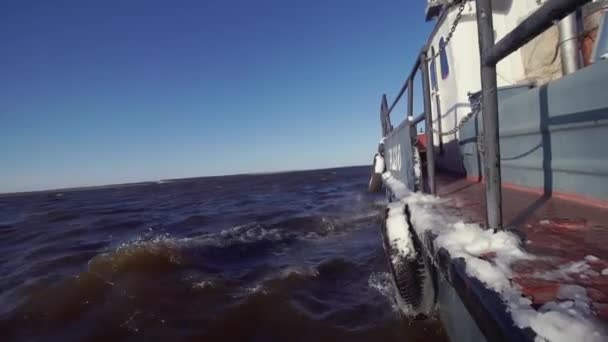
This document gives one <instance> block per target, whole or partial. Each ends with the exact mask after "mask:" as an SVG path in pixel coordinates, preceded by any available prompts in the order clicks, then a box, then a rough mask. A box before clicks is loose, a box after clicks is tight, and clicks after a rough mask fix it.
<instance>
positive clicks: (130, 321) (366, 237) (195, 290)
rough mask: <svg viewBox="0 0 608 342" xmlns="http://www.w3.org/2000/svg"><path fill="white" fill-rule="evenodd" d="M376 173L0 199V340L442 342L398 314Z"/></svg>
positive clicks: (434, 326)
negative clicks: (374, 188)
mask: <svg viewBox="0 0 608 342" xmlns="http://www.w3.org/2000/svg"><path fill="white" fill-rule="evenodd" d="M368 172H369V168H368V167H363V168H341V169H335V170H322V171H308V172H294V173H284V174H273V175H256V176H230V177H219V178H202V179H190V180H178V181H170V182H164V183H150V184H139V185H131V186H119V187H110V188H105V189H94V190H81V191H66V192H62V193H59V192H47V193H37V194H29V195H20V196H4V197H0V252H1V256H2V257H1V258H0V277H1V281H0V319H1V321H0V334H1V335H2V340H3V341H6V340H43V339H44V340H61V341H67V340H104V341H105V340H123V339H127V340H190V339H192V340H200V339H212V340H256V341H258V340H259V341H268V340H307V341H308V340H336V339H344V340H379V341H419V340H425V341H427V340H434V341H442V340H444V339H445V337H444V336H443V332H442V330H441V326H440V325H439V323H437V322H436V321H432V320H429V321H414V322H410V321H408V320H406V319H403V318H401V317H400V315H399V314H398V310H396V308H395V305H394V304H393V300H392V297H391V296H392V294H391V289H392V288H391V287H390V286H389V278H388V273H387V269H386V265H385V261H384V254H383V251H382V245H381V240H380V235H379V229H378V228H379V214H380V208H381V207H382V206H383V203H382V197H373V196H371V195H369V194H367V193H366V192H365V190H366V186H367V181H368Z"/></svg>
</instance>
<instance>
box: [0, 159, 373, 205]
mask: <svg viewBox="0 0 608 342" xmlns="http://www.w3.org/2000/svg"><path fill="white" fill-rule="evenodd" d="M366 166H368V165H346V166H335V167H324V168H320V169H301V170H285V171H268V172H254V173H250V172H247V173H233V174H227V175H214V176H200V177H184V178H167V179H159V180H153V181H141V182H133V183H115V184H102V185H91V186H79V187H71V188H54V189H43V190H31V191H18V192H4V193H0V198H2V197H12V196H23V195H34V194H45V193H53V192H60V193H62V192H75V191H86V190H99V189H107V188H115V187H130V186H139V185H150V184H158V183H171V182H176V181H184V180H194V179H202V178H222V177H242V176H267V175H277V174H285V173H296V172H311V171H325V170H337V169H347V168H355V167H366Z"/></svg>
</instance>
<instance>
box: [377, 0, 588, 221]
mask: <svg viewBox="0 0 608 342" xmlns="http://www.w3.org/2000/svg"><path fill="white" fill-rule="evenodd" d="M465 1H466V0H465ZM589 1H590V0H549V1H547V2H545V4H543V5H542V6H541V7H540V8H539V9H538V10H536V11H535V12H534V13H532V14H531V15H530V16H529V17H528V18H526V19H525V20H524V21H522V22H521V23H520V24H519V25H518V26H517V27H515V28H514V29H513V30H512V31H511V32H509V33H508V34H507V35H506V36H505V37H504V38H502V39H501V40H500V41H499V42H498V43H495V42H494V25H493V22H492V21H493V20H492V13H493V12H492V3H491V0H475V3H476V6H475V7H476V12H477V13H476V15H477V30H478V38H479V56H480V76H481V96H482V97H481V99H482V108H483V117H484V120H483V122H484V135H483V138H484V141H483V144H484V151H483V153H484V169H485V178H486V213H487V216H486V223H487V226H488V227H490V228H493V229H501V228H502V189H501V174H500V143H499V134H498V133H499V127H498V94H497V80H496V64H497V63H498V62H500V61H501V60H502V59H504V58H505V57H507V56H508V55H509V54H511V53H512V52H513V51H515V50H517V49H519V48H521V47H522V46H523V45H525V44H526V43H527V42H529V41H530V40H532V39H534V38H535V37H537V36H538V35H540V34H541V33H543V32H544V31H545V30H547V29H548V28H549V27H551V26H552V25H553V23H554V22H555V21H556V20H560V19H562V18H564V17H566V16H567V15H569V14H570V13H571V12H573V11H575V10H576V9H577V8H578V7H579V6H582V5H584V4H586V3H587V2H589ZM446 15H447V11H444V12H443V13H442V15H441V18H442V19H443V18H445V16H446ZM441 21H442V20H438V22H437V25H435V28H434V29H433V34H431V37H430V38H429V39H432V36H433V35H434V33H435V32H437V29H438V27H439V24H440V22H441ZM428 46H429V44H427V45H425V46H424V47H423V48H422V50H421V52H420V54H419V55H418V58H417V59H416V62H415V63H414V67H413V68H412V70H411V71H410V73H409V74H408V77H407V78H406V80H405V82H404V83H403V85H402V86H401V89H400V90H399V93H398V94H397V97H395V99H394V100H393V102H392V104H391V105H390V107H389V106H388V104H387V100H386V95H384V96H383V99H382V105H381V112H380V116H381V122H382V128H383V134H384V136H386V134H388V133H389V132H390V129H391V126H390V114H391V113H392V111H393V109H394V108H395V107H396V105H397V103H398V102H399V101H400V100H401V98H402V97H403V94H404V93H405V91H406V90H408V103H407V117H408V123H407V124H408V125H410V127H415V126H416V125H417V124H418V123H420V122H422V121H424V120H426V137H427V144H428V145H429V146H433V131H432V125H433V122H432V116H431V104H430V86H429V70H428V61H427V59H426V57H427V52H428ZM419 70H421V71H422V87H423V100H424V113H422V114H420V115H418V116H416V117H413V95H414V93H413V83H414V82H413V80H414V77H415V75H416V73H417V72H418V71H419ZM427 167H428V170H427V171H428V177H429V179H428V180H429V185H430V190H431V193H433V194H435V191H436V187H435V177H434V175H435V166H434V155H433V148H429V149H427Z"/></svg>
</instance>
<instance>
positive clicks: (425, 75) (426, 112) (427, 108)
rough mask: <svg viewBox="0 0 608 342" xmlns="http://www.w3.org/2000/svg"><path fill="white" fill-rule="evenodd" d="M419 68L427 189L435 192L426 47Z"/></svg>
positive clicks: (431, 115)
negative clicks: (420, 74) (422, 101)
mask: <svg viewBox="0 0 608 342" xmlns="http://www.w3.org/2000/svg"><path fill="white" fill-rule="evenodd" d="M420 68H421V69H422V97H423V99H424V115H425V116H426V122H425V126H426V163H427V175H428V179H429V191H430V193H431V194H433V195H436V194H437V183H436V181H435V153H434V152H435V151H434V148H435V144H434V142H433V113H432V112H431V86H430V82H429V65H428V62H427V59H426V49H424V50H423V51H422V53H421V54H420Z"/></svg>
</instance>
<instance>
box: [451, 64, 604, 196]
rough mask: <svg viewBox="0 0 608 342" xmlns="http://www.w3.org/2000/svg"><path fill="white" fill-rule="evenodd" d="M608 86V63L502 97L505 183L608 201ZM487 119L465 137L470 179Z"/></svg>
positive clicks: (465, 132) (463, 148) (475, 169)
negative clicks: (479, 136) (478, 133)
mask: <svg viewBox="0 0 608 342" xmlns="http://www.w3.org/2000/svg"><path fill="white" fill-rule="evenodd" d="M607 87H608V61H600V62H597V63H595V64H594V65H592V66H589V67H587V68H584V69H582V70H579V71H577V72H576V73H573V74H571V75H568V76H565V77H563V78H561V79H559V80H557V81H554V82H552V83H549V84H547V85H544V86H541V87H538V88H533V89H531V90H527V91H524V92H519V93H517V92H516V93H515V94H512V93H510V94H507V96H499V125H500V149H501V167H502V177H503V181H505V182H509V183H514V184H517V185H521V186H526V187H532V188H543V189H544V190H545V191H546V192H547V193H551V192H552V191H560V192H568V193H575V194H579V195H583V196H586V197H591V198H596V199H601V200H608V96H607V95H606V94H607V93H606V88H607ZM510 90H512V89H510ZM510 90H509V92H510ZM501 93H503V95H504V92H502V91H499V95H500V94H501ZM478 116H479V115H478ZM481 119H482V118H481V117H480V116H479V117H478V118H477V125H476V123H475V122H473V120H471V122H469V123H467V125H466V126H465V127H463V130H462V133H461V141H460V147H461V151H462V154H463V158H464V160H463V163H464V165H465V169H466V170H467V174H468V175H470V176H476V175H477V174H478V172H479V165H482V164H480V163H478V159H477V158H478V156H477V155H476V153H475V150H476V149H477V144H476V136H477V135H476V129H477V131H481V127H482V122H481V121H482V120H481Z"/></svg>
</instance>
